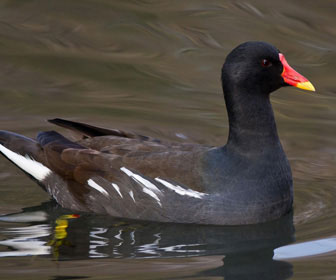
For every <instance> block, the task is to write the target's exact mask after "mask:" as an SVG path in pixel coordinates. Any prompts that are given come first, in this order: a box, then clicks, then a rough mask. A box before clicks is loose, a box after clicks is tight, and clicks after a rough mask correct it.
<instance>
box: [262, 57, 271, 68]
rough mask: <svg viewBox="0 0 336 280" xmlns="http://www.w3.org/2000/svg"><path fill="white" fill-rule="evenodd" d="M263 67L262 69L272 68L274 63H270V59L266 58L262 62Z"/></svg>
mask: <svg viewBox="0 0 336 280" xmlns="http://www.w3.org/2000/svg"><path fill="white" fill-rule="evenodd" d="M261 66H262V67H270V66H272V62H270V61H269V60H268V59H266V58H264V59H263V60H261Z"/></svg>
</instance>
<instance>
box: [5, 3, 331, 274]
mask: <svg viewBox="0 0 336 280" xmlns="http://www.w3.org/2000/svg"><path fill="white" fill-rule="evenodd" d="M0 6H1V9H0V74H1V79H0V96H1V103H0V111H1V114H0V124H1V129H6V130H12V131H16V132H18V133H21V134H25V135H28V136H31V137H33V136H34V135H36V133H37V132H38V131H41V130H50V129H54V128H53V127H52V125H50V124H48V123H47V122H46V121H45V120H46V119H48V118H54V117H63V118H70V119H73V120H78V121H82V122H90V123H92V124H97V125H101V126H106V127H110V128H120V129H128V130H131V131H135V132H141V133H142V134H144V135H150V136H154V137H159V138H162V139H170V140H174V141H190V142H196V143H202V144H207V145H222V144H224V143H225V141H226V137H227V128H228V123H227V117H226V111H225V107H224V102H223V96H222V93H221V85H220V69H221V66H222V63H223V61H224V59H225V56H226V55H227V54H228V52H229V51H230V50H231V49H232V48H233V47H235V46H236V45H238V44H239V43H241V42H244V41H248V40H263V41H268V42H270V43H272V44H274V45H276V46H277V47H278V48H279V49H280V50H281V51H282V52H283V53H284V54H285V55H286V58H287V60H288V61H289V63H290V64H291V65H292V66H293V67H294V68H295V69H296V70H298V71H299V72H300V73H302V74H303V75H304V76H306V77H308V78H309V80H310V81H311V82H312V83H313V84H314V85H315V87H316V89H317V93H316V94H314V93H306V92H300V91H298V90H295V89H293V88H289V87H288V88H283V89H281V90H279V91H277V93H275V94H273V96H272V103H273V107H274V110H275V115H276V120H277V124H278V130H279V134H280V137H281V140H282V143H283V145H284V148H285V150H286V153H287V155H288V157H289V160H290V163H291V166H292V170H293V176H294V184H295V187H294V189H295V205H294V206H295V207H294V213H293V215H289V216H287V217H284V218H283V219H281V220H279V221H275V222H272V223H269V224H265V225H259V226H249V227H232V228H231V227H204V226H202V227H198V226H184V225H162V224H153V223H144V224H143V223H136V222H133V221H120V220H115V219H106V217H97V216H91V215H84V216H81V217H79V218H73V219H69V218H67V217H68V216H64V215H69V214H74V213H72V212H70V211H67V210H66V209H60V208H59V207H57V206H56V205H54V204H53V203H52V202H48V200H49V197H48V196H47V195H46V194H45V193H44V192H43V191H42V190H41V189H40V188H39V187H38V186H37V185H36V184H35V183H34V182H32V181H31V180H30V179H29V178H27V177H26V176H24V174H23V173H22V172H20V171H19V170H18V169H16V168H15V167H13V166H12V165H10V164H9V163H8V161H6V160H5V159H1V160H0V170H1V172H0V178H1V181H0V214H3V215H7V216H6V217H5V218H2V220H1V221H0V257H2V258H1V259H0V269H1V276H0V277H3V278H4V279H31V278H34V279H46V278H49V279H81V278H83V279H85V278H89V279H110V277H111V278H112V277H114V278H115V279H130V278H131V277H132V278H134V277H137V279H181V278H186V279H223V278H224V277H225V279H289V278H290V279H335V278H336V258H335V257H336V251H335V243H336V241H335V237H336V223H335V218H336V196H335V193H336V178H335V177H336V172H335V166H336V121H335V119H336V87H335V77H336V70H335V69H336V68H335V65H336V52H335V51H336V39H335V38H336V28H335V26H336V19H335V12H336V7H335V6H336V5H335V2H334V1H331V0H329V1H328V0H326V1H304V2H302V1H289V0H285V1H277V2H275V1H265V0H254V1H196V0H195V1H103V0H100V1H97V0H96V1H93V0H92V1H88V0H82V1H63V0H58V1H43V0H35V1H33V0H26V1H19V0H17V1H16V0H8V1H2V2H1V4H0ZM57 129H58V128H57ZM60 131H62V132H64V131H63V130H60ZM9 214H13V215H9ZM8 215H9V216H8ZM63 222H64V223H66V224H67V227H66V230H65V231H64V232H61V235H60V236H58V235H57V234H56V233H57V232H59V231H57V226H58V223H63ZM62 234H63V235H62Z"/></svg>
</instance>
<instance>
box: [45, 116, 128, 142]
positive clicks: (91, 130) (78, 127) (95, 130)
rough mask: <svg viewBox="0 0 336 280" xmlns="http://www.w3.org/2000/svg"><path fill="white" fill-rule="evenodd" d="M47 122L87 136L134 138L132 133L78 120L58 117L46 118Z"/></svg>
mask: <svg viewBox="0 0 336 280" xmlns="http://www.w3.org/2000/svg"><path fill="white" fill-rule="evenodd" d="M48 122H50V123H53V124H56V125H58V126H61V127H65V128H67V129H70V130H73V131H76V132H80V133H82V134H84V135H86V136H89V137H95V136H104V135H114V136H119V137H128V138H134V135H133V134H131V133H125V132H123V131H120V130H117V129H106V128H101V127H96V126H92V125H89V124H85V123H80V122H73V121H68V120H63V119H58V118H57V119H52V120H48Z"/></svg>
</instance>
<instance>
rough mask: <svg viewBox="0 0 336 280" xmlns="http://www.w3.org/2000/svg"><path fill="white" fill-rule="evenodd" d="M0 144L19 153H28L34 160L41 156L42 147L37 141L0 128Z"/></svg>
mask: <svg viewBox="0 0 336 280" xmlns="http://www.w3.org/2000/svg"><path fill="white" fill-rule="evenodd" d="M0 144H1V145H3V146H4V147H5V148H7V149H9V150H11V151H13V152H15V153H17V154H20V155H24V156H25V155H28V156H30V157H33V158H35V159H36V160H38V159H39V158H40V157H41V152H42V148H41V146H40V145H39V143H37V142H36V141H35V140H34V139H31V138H28V137H26V136H23V135H20V134H16V133H13V132H10V131H5V130H0Z"/></svg>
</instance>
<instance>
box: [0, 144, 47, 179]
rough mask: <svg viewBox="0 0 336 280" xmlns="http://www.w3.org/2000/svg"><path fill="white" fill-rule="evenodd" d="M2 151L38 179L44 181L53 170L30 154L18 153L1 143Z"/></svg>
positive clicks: (0, 150) (0, 148)
mask: <svg viewBox="0 0 336 280" xmlns="http://www.w3.org/2000/svg"><path fill="white" fill-rule="evenodd" d="M0 152H2V153H3V154H4V155H5V156H6V157H7V158H8V159H9V160H11V161H12V162H13V163H15V164H16V165H17V166H18V167H20V168H21V169H22V170H24V171H25V172H27V173H28V174H30V175H31V176H33V177H34V178H35V179H36V180H38V181H43V180H44V179H45V178H46V177H47V176H48V175H49V174H51V173H52V171H51V170H50V169H49V168H48V167H46V166H44V165H43V164H42V163H40V162H38V161H36V160H34V159H33V158H30V157H29V156H28V155H26V156H23V155H20V154H17V153H15V152H13V151H11V150H9V149H7V148H6V147H5V146H3V145H1V144H0Z"/></svg>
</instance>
